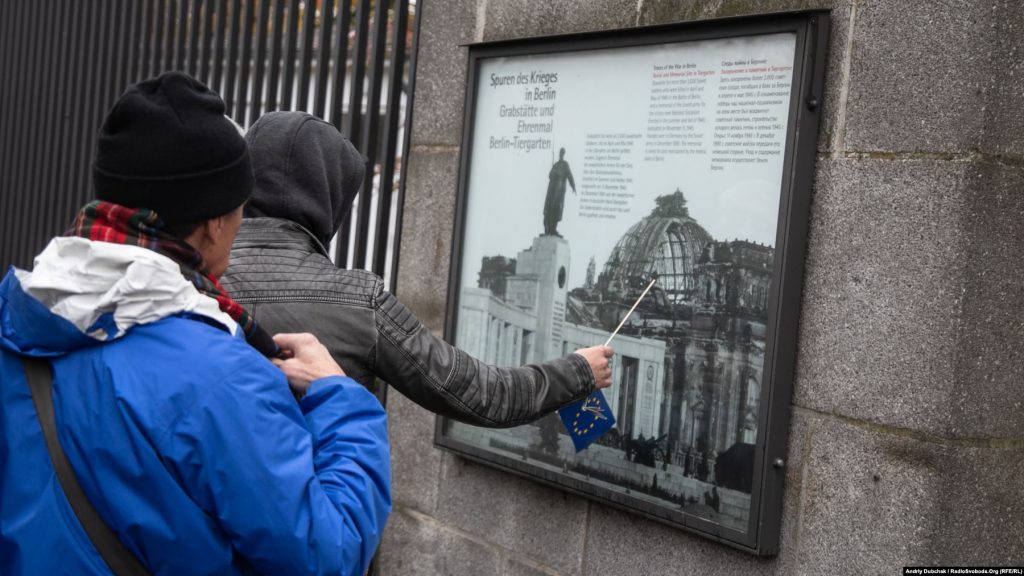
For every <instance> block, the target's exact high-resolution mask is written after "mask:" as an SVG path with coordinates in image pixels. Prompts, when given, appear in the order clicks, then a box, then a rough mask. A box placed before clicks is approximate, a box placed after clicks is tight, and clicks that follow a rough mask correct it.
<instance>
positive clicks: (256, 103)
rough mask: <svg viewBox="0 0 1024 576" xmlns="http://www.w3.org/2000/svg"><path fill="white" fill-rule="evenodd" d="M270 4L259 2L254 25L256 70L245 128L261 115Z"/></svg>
mask: <svg viewBox="0 0 1024 576" xmlns="http://www.w3.org/2000/svg"><path fill="white" fill-rule="evenodd" d="M270 3H271V1H270V0H260V15H259V20H258V21H257V23H256V62H255V63H254V64H255V68H256V69H255V70H254V71H253V79H252V93H251V94H250V95H249V99H250V100H251V101H252V112H251V113H250V114H249V118H251V120H250V121H249V123H248V124H246V126H247V127H248V126H250V125H251V124H252V123H253V122H255V121H256V119H257V118H259V117H260V115H261V114H263V71H264V68H265V66H266V59H267V42H268V40H269V38H268V34H267V24H268V19H269V18H270Z"/></svg>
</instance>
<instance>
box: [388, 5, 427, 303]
mask: <svg viewBox="0 0 1024 576" xmlns="http://www.w3.org/2000/svg"><path fill="white" fill-rule="evenodd" d="M414 10H415V13H414V15H413V24H412V49H411V50H409V86H408V89H407V90H406V96H405V120H404V121H403V124H404V126H405V128H404V130H403V131H402V163H401V165H400V166H399V176H398V199H397V201H396V203H395V221H394V226H395V230H396V231H400V230H401V229H402V216H403V214H402V212H403V211H404V209H405V182H406V179H405V177H406V174H408V169H409V145H410V142H411V141H412V110H413V107H412V105H413V99H414V98H415V95H416V90H415V87H416V58H417V56H418V55H419V46H420V15H421V14H423V2H422V0H420V2H417V3H416V6H415V9H414ZM401 245H402V242H401V239H400V238H399V237H398V234H397V233H396V234H395V242H394V244H392V246H391V269H390V272H391V275H390V278H389V284H390V286H389V288H390V291H391V292H392V293H395V290H396V288H397V287H398V256H399V253H400V251H401V250H400V249H401Z"/></svg>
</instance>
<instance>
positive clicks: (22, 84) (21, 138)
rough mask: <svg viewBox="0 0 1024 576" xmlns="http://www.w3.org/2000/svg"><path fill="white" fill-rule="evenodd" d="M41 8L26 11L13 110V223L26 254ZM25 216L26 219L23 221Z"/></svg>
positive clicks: (31, 236)
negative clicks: (24, 59) (18, 211)
mask: <svg viewBox="0 0 1024 576" xmlns="http://www.w3.org/2000/svg"><path fill="white" fill-rule="evenodd" d="M40 8H41V6H39V5H36V6H34V9H30V10H29V13H28V18H26V20H25V22H24V24H23V26H25V28H26V29H27V30H28V31H29V37H28V38H27V39H26V41H27V42H28V43H29V57H28V65H29V66H27V67H26V68H25V70H24V71H23V74H22V80H20V81H19V82H18V89H20V90H22V91H23V93H24V96H23V97H22V101H20V105H19V106H18V107H17V113H18V115H19V116H20V118H19V120H18V128H17V140H16V143H15V147H16V150H17V156H16V157H15V158H16V160H15V165H14V170H15V173H16V179H15V180H14V182H15V183H14V190H13V191H12V192H13V193H14V194H16V195H18V196H19V197H20V198H22V214H23V217H20V218H18V219H17V228H18V229H19V230H18V235H17V241H18V242H19V243H20V244H22V246H23V248H22V251H23V252H24V251H27V250H26V249H27V248H30V249H31V247H32V246H34V245H35V240H36V239H35V236H36V235H35V231H33V230H32V227H31V225H29V222H28V220H30V219H31V214H32V213H33V212H34V211H36V210H37V209H38V206H39V200H40V199H39V195H38V193H37V191H35V190H34V188H35V187H33V186H32V184H33V182H32V181H31V175H30V172H31V170H30V168H31V166H30V165H29V163H30V161H31V159H32V154H31V149H32V147H31V143H30V142H31V140H30V136H31V134H32V122H33V121H34V118H38V112H37V110H36V101H35V97H34V95H35V94H37V93H38V92H39V84H38V79H39V76H40V75H38V74H35V71H37V70H41V69H42V67H43V63H42V61H41V59H42V57H43V54H42V51H43V50H42V48H43V45H44V44H46V42H44V41H43V40H42V37H43V35H41V34H39V31H37V30H36V29H37V27H38V26H39V23H40V22H41V20H44V18H45V17H46V16H45V15H42V14H40V12H41V11H42V10H41V9H40ZM26 214H28V215H29V216H30V217H28V218H27V217H25V215H26Z"/></svg>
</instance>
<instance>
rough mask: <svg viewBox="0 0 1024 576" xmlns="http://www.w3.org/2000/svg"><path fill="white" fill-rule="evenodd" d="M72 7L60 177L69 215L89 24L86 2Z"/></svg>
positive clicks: (58, 180)
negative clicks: (85, 39)
mask: <svg viewBox="0 0 1024 576" xmlns="http://www.w3.org/2000/svg"><path fill="white" fill-rule="evenodd" d="M71 4H72V5H73V6H74V9H73V12H72V17H71V35H72V38H71V50H70V53H69V55H68V59H67V62H68V70H69V74H68V79H67V83H66V86H67V89H66V90H65V92H66V95H65V99H64V110H63V116H64V119H65V120H64V125H63V126H62V127H61V136H60V142H61V145H60V150H61V152H60V164H59V166H60V172H59V174H58V178H57V187H58V189H59V190H60V191H61V194H63V195H65V196H62V198H63V199H64V202H62V203H61V205H60V208H61V209H63V210H64V211H65V212H66V211H67V210H68V209H67V208H66V205H67V204H70V201H68V200H67V196H66V195H71V194H72V193H73V192H72V185H71V172H72V171H73V165H74V155H75V133H76V132H77V130H78V126H79V124H81V122H82V119H81V115H79V114H77V113H76V110H77V109H78V106H79V103H80V102H81V101H82V95H81V94H79V93H77V92H76V91H73V89H72V87H74V86H81V74H82V68H83V67H84V64H83V62H82V59H83V58H84V54H85V46H84V42H85V41H84V37H85V21H86V17H85V14H83V12H82V11H83V9H84V8H83V7H82V4H83V3H82V2H74V1H72V2H71Z"/></svg>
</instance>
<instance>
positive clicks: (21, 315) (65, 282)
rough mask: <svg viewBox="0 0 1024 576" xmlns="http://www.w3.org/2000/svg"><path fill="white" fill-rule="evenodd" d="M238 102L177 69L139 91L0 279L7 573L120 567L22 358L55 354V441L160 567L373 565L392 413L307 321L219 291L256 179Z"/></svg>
mask: <svg viewBox="0 0 1024 576" xmlns="http://www.w3.org/2000/svg"><path fill="white" fill-rule="evenodd" d="M223 114H224V103H223V101H222V100H221V99H220V97H219V96H218V95H217V94H216V93H214V92H212V91H211V90H209V89H208V88H207V87H206V86H204V85H202V84H201V83H199V82H198V81H196V80H194V79H192V78H190V77H188V76H186V75H184V74H180V73H168V74H165V75H162V76H160V77H157V78H154V79H150V80H145V81H142V82H140V83H138V84H136V85H133V86H131V87H129V89H128V90H127V91H126V92H125V93H124V94H123V95H122V96H121V98H120V99H119V100H118V102H117V103H116V104H115V106H114V107H113V109H112V110H111V111H110V113H109V114H108V116H107V118H106V119H105V121H104V124H103V127H102V129H101V131H100V139H99V146H98V154H97V158H96V162H95V164H94V170H93V172H94V184H95V191H96V196H97V199H98V200H97V201H95V202H92V203H90V204H89V205H87V206H86V207H85V208H83V209H82V211H81V212H80V213H79V214H78V216H77V218H76V220H75V223H74V225H73V226H72V228H71V229H70V230H69V231H68V233H67V234H66V235H65V236H62V237H58V238H54V239H53V240H51V242H50V243H49V244H48V245H47V247H46V248H45V249H44V250H43V252H42V253H40V254H39V255H38V256H37V258H36V260H35V263H34V266H33V269H32V271H25V270H20V269H16V268H13V267H12V268H11V270H10V271H9V272H8V273H7V275H6V276H5V277H4V278H3V281H2V283H0V409H2V411H0V574H4V575H10V576H13V575H20V574H32V575H35V574H110V573H111V570H110V568H109V567H108V566H107V565H106V564H105V563H104V560H103V559H102V558H101V557H100V555H99V554H98V552H97V549H96V547H95V546H94V545H93V543H92V542H91V540H90V539H89V537H88V536H87V534H86V532H85V531H84V530H83V528H82V526H81V525H80V523H79V522H78V520H77V519H76V516H75V513H74V512H73V511H72V509H71V507H70V506H69V503H68V500H67V497H66V496H65V494H64V492H63V491H62V488H61V484H60V483H59V482H58V481H57V479H56V477H55V474H54V468H53V466H52V464H51V461H50V456H49V453H48V451H47V449H46V446H45V444H44V440H43V433H42V430H41V426H40V422H39V419H38V417H37V414H36V411H35V408H34V406H33V400H32V396H31V394H30V391H29V388H28V386H27V381H26V376H25V372H24V368H23V362H22V360H23V357H26V356H29V357H35V358H42V359H45V360H47V361H49V363H50V364H51V366H52V369H53V392H52V398H53V405H54V411H55V416H56V430H57V438H58V440H59V443H60V445H61V446H62V448H63V450H64V452H65V453H66V454H67V458H68V460H69V461H70V464H71V467H72V469H73V471H74V474H75V476H76V477H77V479H78V483H79V484H80V485H81V487H82V490H83V492H84V493H85V496H86V497H87V499H88V500H89V501H90V502H91V504H92V506H93V507H94V508H95V509H96V511H97V512H98V514H99V516H100V517H101V518H102V519H103V521H104V522H105V523H106V524H107V525H108V526H109V527H110V529H111V530H112V531H113V532H114V533H115V534H116V536H117V537H118V539H119V540H120V541H121V543H122V544H123V545H124V546H125V548H127V550H128V551H129V552H130V553H131V554H133V555H134V556H135V557H136V558H137V559H138V560H139V561H140V562H141V563H142V564H143V566H144V567H145V568H146V569H147V570H148V571H150V572H152V573H155V574H248V573H262V574H347V575H348V574H351V575H355V574H363V573H364V572H365V571H366V569H367V567H368V565H369V563H370V559H371V557H372V555H373V552H374V550H375V549H376V546H377V544H378V542H379V540H380V536H381V532H382V530H383V528H384V524H385V521H386V519H387V516H388V514H389V512H390V509H391V497H390V468H389V452H388V443H387V437H386V420H385V413H384V410H383V409H382V407H381V406H380V404H379V403H378V401H377V400H376V399H375V398H374V397H373V395H372V394H370V393H369V392H368V391H367V390H366V389H365V388H364V387H363V386H361V385H359V384H357V383H356V382H355V381H353V380H351V379H350V378H348V377H347V376H345V375H344V372H343V371H342V369H341V368H340V367H339V366H338V365H337V364H336V363H335V362H334V360H333V359H332V358H331V356H330V354H329V353H328V352H327V350H326V348H324V346H322V345H321V344H320V343H319V342H318V341H317V340H316V339H315V338H314V337H313V336H311V335H308V334H279V335H277V336H275V337H274V338H273V339H271V338H270V337H268V336H267V334H266V333H265V332H263V331H262V330H261V329H260V327H259V326H258V325H257V324H256V323H255V322H254V321H253V319H252V318H251V317H250V316H249V315H248V314H247V313H246V311H245V310H244V309H242V307H241V306H239V305H238V304H237V303H235V302H234V301H233V300H231V298H230V296H229V295H228V294H227V293H226V292H225V291H224V290H223V289H222V288H221V287H220V284H219V283H218V280H217V278H218V277H219V276H220V275H221V274H222V273H223V272H224V270H225V269H226V268H227V262H228V255H229V252H230V248H231V243H232V240H233V239H234V236H235V234H236V233H237V231H238V227H239V225H240V222H241V214H242V209H241V207H242V205H243V203H244V202H245V200H246V199H247V198H248V196H249V194H250V193H251V190H252V172H251V167H250V163H249V158H248V153H247V150H246V146H245V142H244V140H243V139H242V137H241V135H240V134H239V133H238V131H237V130H236V127H235V126H234V125H233V124H232V123H231V121H230V120H228V119H227V118H226V117H225V116H224V115H223ZM8 192H10V191H8ZM268 357H269V358H271V359H270V360H268Z"/></svg>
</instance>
